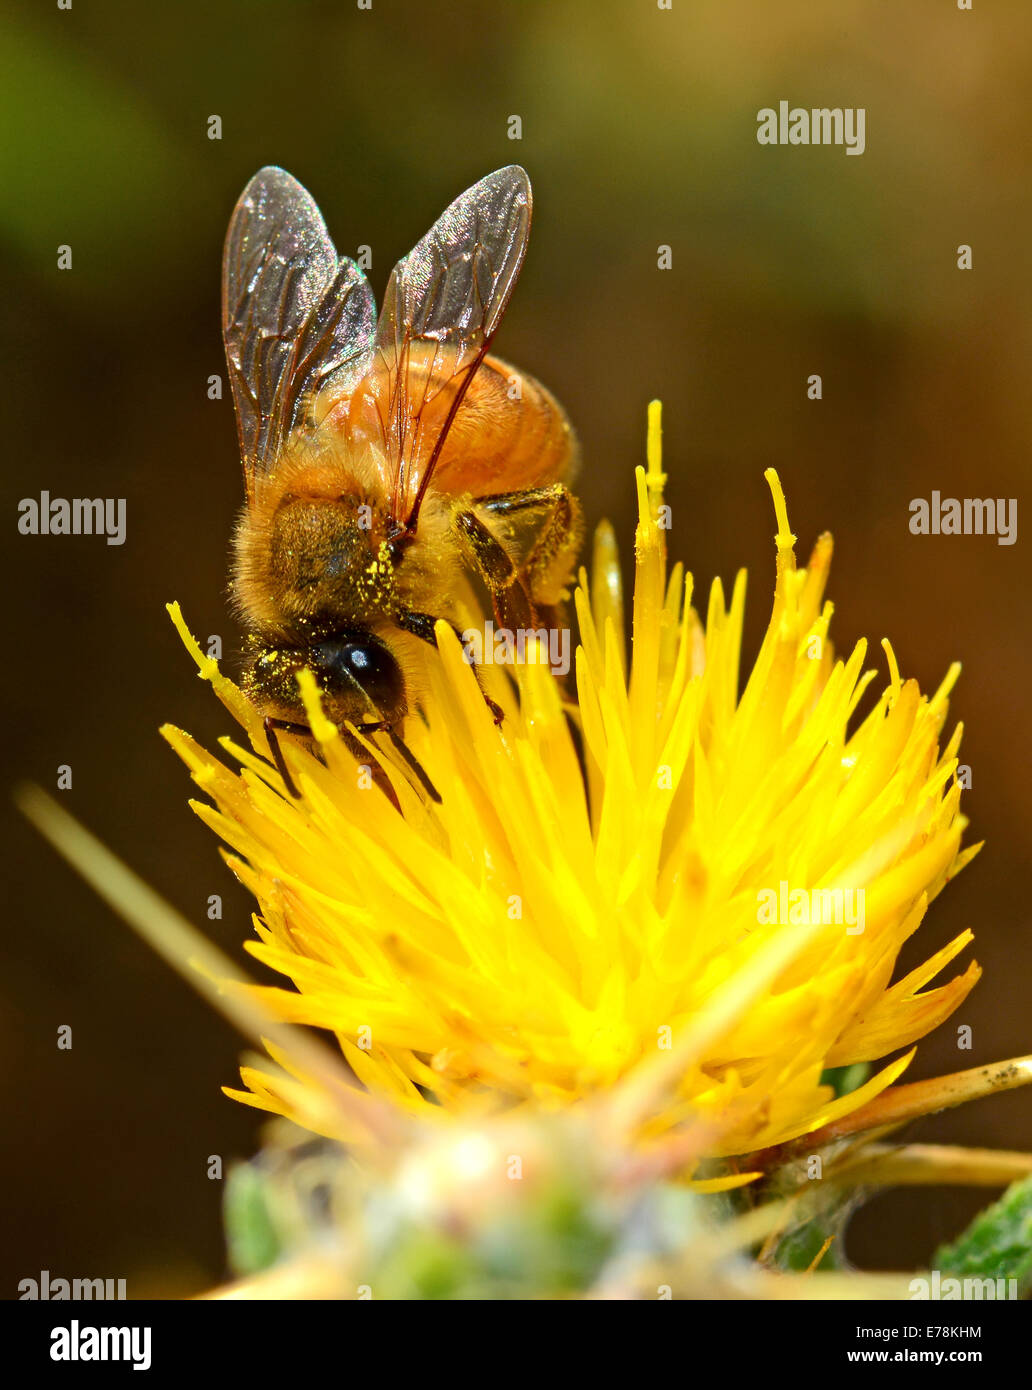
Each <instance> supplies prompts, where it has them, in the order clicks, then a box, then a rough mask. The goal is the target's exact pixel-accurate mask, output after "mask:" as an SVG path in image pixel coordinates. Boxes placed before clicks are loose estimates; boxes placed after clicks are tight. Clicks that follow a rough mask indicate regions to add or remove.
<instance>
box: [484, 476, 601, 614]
mask: <svg viewBox="0 0 1032 1390" xmlns="http://www.w3.org/2000/svg"><path fill="white" fill-rule="evenodd" d="M474 506H475V509H476V510H477V511H478V512H484V513H486V514H487V516H488V518H490V519H492V520H494V519H497V520H501V521H508V520H511V521H512V522H513V523H514V526H515V528H517V529H518V530H523V531H525V532H527V533H529V548H528V549H527V551H526V558H525V559H524V560H523V562H522V564H521V566H520V578H521V581H522V583H523V585H524V588H525V589H526V590H527V592H528V593H529V594H530V597H531V601H532V604H533V606H534V607H535V608H536V609H537V610H538V612H539V613H540V614H541V616H545V614H544V612H542V610H552V611H553V612H554V610H556V609H557V608H558V605H559V600H560V596H561V594H562V590H563V589H564V588H565V587H566V585H567V583H568V582H569V578H570V574H571V572H572V570H573V565H574V561H575V560H576V558H577V552H578V551H579V549H580V544H581V540H582V537H583V531H584V523H583V515H582V512H581V506H580V503H579V502H578V501H577V499H576V497H574V495H573V493H572V492H571V491H570V490H569V488H567V487H564V486H563V484H562V483H551V484H549V485H547V486H545V487H534V488H526V489H525V490H524V491H523V492H501V493H496V494H495V495H494V496H492V497H481V498H478V499H477V501H476V503H475V504H474Z"/></svg>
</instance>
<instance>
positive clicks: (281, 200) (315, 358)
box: [222, 167, 376, 501]
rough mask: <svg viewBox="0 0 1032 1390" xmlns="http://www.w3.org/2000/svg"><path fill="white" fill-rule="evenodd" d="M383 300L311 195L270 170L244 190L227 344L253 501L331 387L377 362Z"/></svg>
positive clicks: (225, 325)
mask: <svg viewBox="0 0 1032 1390" xmlns="http://www.w3.org/2000/svg"><path fill="white" fill-rule="evenodd" d="M375 318H376V306H375V304H374V302H373V295H372V291H371V290H370V288H369V285H368V283H367V282H366V278H365V276H364V275H363V273H362V271H361V270H360V269H359V267H358V266H357V265H356V264H355V262H354V261H352V260H350V259H348V258H347V257H340V258H338V256H337V253H336V251H335V250H334V247H333V243H332V242H331V240H330V238H329V235H328V233H327V231H326V224H325V223H324V222H323V219H322V215H321V214H320V212H319V209H318V208H317V207H316V205H315V202H314V200H313V198H312V197H311V195H310V194H309V193H308V192H307V191H306V190H305V189H304V188H302V186H301V185H300V184H299V183H298V181H297V180H296V179H295V178H292V177H291V176H290V174H288V173H286V172H285V171H284V170H283V169H276V168H272V167H269V168H265V169H260V170H259V171H258V173H257V174H255V176H254V178H253V179H252V180H251V182H250V183H249V184H248V185H247V187H246V188H245V189H244V191H243V193H242V194H241V195H240V201H239V202H238V203H237V205H236V208H235V209H234V211H233V216H232V218H231V219H230V223H229V231H228V232H227V234H226V248H225V253H224V255H223V259H222V335H223V338H224V340H225V344H226V360H227V361H228V363H229V376H230V382H231V384H232V387H233V401H234V403H235V405H236V415H237V428H238V430H239V433H240V453H241V458H242V460H243V465H244V477H245V480H246V483H247V495H248V500H249V501H251V500H253V499H254V493H255V486H256V483H257V482H258V481H260V479H261V478H262V477H263V475H264V474H266V473H267V472H268V471H269V470H270V469H271V467H272V465H273V463H274V462H275V459H276V456H277V454H278V452H279V450H280V449H281V448H282V446H283V444H284V441H285V440H286V438H287V437H288V435H289V434H290V432H291V431H292V430H293V429H294V428H295V427H296V426H297V425H298V424H300V422H301V420H302V418H303V416H304V412H305V408H306V406H307V404H308V403H309V401H310V400H311V398H312V396H313V395H314V394H315V392H317V391H318V390H319V389H320V388H321V387H323V386H325V385H327V384H328V383H330V382H331V381H332V380H333V379H335V378H340V377H344V376H347V375H349V374H350V373H351V372H352V371H355V372H357V373H358V374H359V375H361V372H362V370H363V369H364V368H365V367H367V366H368V357H369V353H370V350H371V347H372V342H373V328H374V323H375Z"/></svg>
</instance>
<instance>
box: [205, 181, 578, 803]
mask: <svg viewBox="0 0 1032 1390" xmlns="http://www.w3.org/2000/svg"><path fill="white" fill-rule="evenodd" d="M530 218H531V191H530V182H529V180H528V178H527V175H526V173H525V172H524V170H523V169H521V168H520V167H519V166H517V165H510V166H509V167H507V168H504V169H499V170H497V171H496V172H495V173H493V174H489V175H488V176H487V177H486V178H483V179H481V180H480V182H479V183H476V184H474V185H473V186H472V187H471V188H468V189H467V190H466V191H465V192H464V193H462V194H460V196H459V197H458V198H456V200H455V201H454V202H453V203H452V204H451V206H450V207H449V208H448V209H447V210H446V211H445V212H444V213H443V214H442V216H441V217H440V218H439V220H438V221H437V222H436V223H435V224H434V226H433V227H432V228H431V229H430V231H429V232H428V233H427V234H426V236H424V237H423V239H422V240H421V241H420V242H419V243H418V244H417V245H416V246H415V248H414V249H413V250H412V251H410V252H409V254H408V255H407V256H405V257H404V258H403V259H402V260H400V261H399V262H398V264H397V265H396V266H395V267H394V270H393V272H392V274H391V276H390V279H389V281H388V285H387V291H386V294H385V297H384V302H383V308H382V309H381V311H380V314H379V317H377V315H376V306H375V303H374V299H373V294H372V291H371V289H370V287H369V284H368V281H367V280H366V277H365V274H364V273H363V271H362V269H361V268H360V267H359V266H358V265H357V264H356V262H355V261H354V260H351V259H350V258H348V257H346V256H339V255H338V254H337V252H336V251H335V249H334V246H333V243H332V241H331V240H330V238H329V235H328V233H327V230H326V225H325V223H324V221H323V218H322V216H321V214H320V212H319V209H318V208H317V206H316V204H315V202H314V201H313V199H312V197H311V196H310V194H309V193H308V192H307V191H306V190H305V189H304V188H303V187H302V186H301V184H299V183H298V182H297V180H296V179H294V178H292V177H291V175H290V174H288V173H286V172H285V171H284V170H282V169H278V168H272V167H270V168H265V169H262V170H260V171H259V172H258V173H257V174H256V175H255V176H254V178H253V179H252V180H251V181H250V183H249V184H248V185H247V187H246V188H245V189H244V192H243V194H242V195H241V197H240V200H239V202H238V203H237V206H236V208H235V210H234V212H233V215H232V218H231V220H230V224H229V230H228V233H227V237H226V246H225V254H224V258H223V274H222V324H223V338H224V341H225V347H226V358H227V361H228V364H229V375H230V381H231V385H232V390H233V400H234V404H235V407H236V417H237V426H238V430H239V436H240V452H241V457H242V462H243V468H244V479H245V485H246V506H245V508H244V511H243V514H242V516H241V518H240V521H239V523H238V525H237V528H236V532H235V536H234V565H233V592H234V596H235V602H236V605H237V607H238V609H239V611H240V614H241V616H242V617H243V619H244V620H245V622H246V624H247V627H248V633H249V635H248V638H247V643H246V652H247V659H246V667H245V671H244V675H243V685H244V688H245V690H246V691H247V693H248V695H249V696H250V698H251V699H252V700H253V701H254V703H255V704H256V705H257V706H258V708H259V709H260V710H261V711H262V713H263V715H264V717H265V730H266V735H267V738H268V742H269V748H270V752H271V753H272V755H273V758H274V760H275V762H276V765H277V767H278V768H279V771H280V773H281V775H282V776H283V778H284V782H285V783H286V785H287V787H288V789H289V790H290V791H291V792H292V793H293V794H295V795H296V794H297V793H296V789H295V788H294V786H293V783H292V781H291V779H290V776H289V773H288V771H287V768H286V765H285V762H284V759H283V755H282V751H281V749H280V746H279V742H278V739H277V733H279V732H286V733H288V734H294V735H297V736H299V737H302V738H304V737H306V736H307V737H308V738H309V739H310V737H311V733H310V729H309V728H308V726H307V724H306V722H305V714H304V708H303V706H302V704H301V700H300V697H299V693H298V686H297V673H298V672H299V671H300V670H301V669H302V668H303V667H307V668H308V669H309V670H311V671H312V672H313V674H314V676H315V679H316V682H317V684H318V687H319V690H320V693H321V698H322V702H323V707H324V709H325V711H326V713H327V716H328V717H329V718H330V719H332V720H333V722H334V723H335V724H336V725H337V727H338V728H339V729H340V730H341V732H342V734H343V735H344V737H345V739H346V740H347V741H348V745H349V746H350V747H352V749H353V750H354V751H358V749H359V748H360V745H359V744H358V743H357V740H355V739H354V738H353V737H352V736H351V735H350V733H349V732H348V730H347V726H348V724H351V725H353V726H355V727H356V728H360V729H361V730H362V732H363V733H364V734H365V733H372V732H375V731H377V730H383V731H385V732H386V733H387V734H388V735H389V737H390V738H391V740H392V741H393V743H394V745H395V747H397V748H398V749H399V751H400V752H401V754H402V755H403V756H404V757H405V758H406V761H407V762H408V765H409V767H410V768H411V769H412V770H413V771H414V772H415V774H416V775H417V776H418V777H419V780H420V781H421V782H422V784H423V786H424V788H425V789H426V791H427V792H428V793H429V794H431V795H433V796H436V793H435V792H434V791H433V788H432V786H431V785H430V783H429V781H428V779H427V778H426V775H425V773H423V772H422V769H421V768H420V767H419V765H418V764H417V763H416V762H415V759H414V758H413V757H412V755H411V754H410V753H408V752H407V750H406V748H405V745H404V743H403V742H402V740H401V739H400V737H399V735H398V732H397V731H398V728H399V726H400V725H401V724H402V722H403V721H404V719H405V718H406V716H408V715H409V714H412V713H414V712H415V711H416V710H417V709H418V707H419V699H420V685H419V678H418V668H419V661H418V656H419V651H420V646H421V644H431V645H433V644H434V643H435V635H434V624H435V622H436V621H437V620H439V619H442V618H443V619H444V620H445V621H447V622H449V623H451V625H452V626H453V627H456V630H457V620H458V616H459V607H458V604H459V597H458V596H459V594H460V592H461V589H462V581H463V576H467V577H472V578H473V579H474V581H475V580H477V579H479V580H480V581H482V583H483V585H484V586H486V590H487V593H488V595H489V597H490V602H491V606H492V608H493V611H494V616H495V619H496V621H497V623H498V624H500V625H501V626H503V627H505V628H508V629H518V628H523V629H535V628H539V627H540V626H548V625H550V624H554V623H555V622H556V621H557V613H558V607H559V605H560V603H561V600H562V597H563V595H564V591H565V588H566V586H567V584H568V582H569V579H570V574H571V572H572V568H573V564H574V561H575V558H576V554H577V551H578V549H579V545H580V539H581V530H582V524H581V511H580V507H579V505H578V503H577V501H576V499H575V498H574V497H573V495H572V493H571V492H570V491H569V488H568V486H567V484H568V483H569V482H570V480H571V477H572V474H573V471H574V468H575V464H576V453H577V451H576V444H575V441H574V436H573V432H572V430H571V428H570V425H569V423H568V421H567V419H566V416H565V414H564V412H563V410H562V408H561V406H560V405H559V404H558V402H557V401H556V400H555V399H554V398H553V396H552V395H551V394H550V393H549V392H548V391H547V390H546V389H545V388H544V387H543V386H541V385H540V384H539V383H538V382H536V381H534V380H533V379H532V378H531V377H529V376H527V375H526V374H524V373H518V372H516V371H515V370H514V369H513V368H511V367H509V366H507V365H506V364H505V363H503V362H501V361H499V360H498V359H497V358H495V357H490V356H487V355H486V354H487V349H488V346H489V345H490V343H491V340H492V338H493V337H494V335H495V332H496V330H497V328H498V325H499V323H500V322H501V318H502V315H503V313H504V311H505V308H506V305H507V304H508V301H509V297H510V295H511V293H512V290H513V286H514V285H515V282H516V279H517V276H518V275H519V272H520V268H521V266H522V263H523V258H524V254H525V251H526V246H527V238H528V234H529V230H530ZM423 650H425V647H423ZM486 698H487V697H486V696H485V699H486ZM488 703H489V704H491V707H492V709H493V710H494V711H495V713H496V718H499V719H500V717H501V715H500V711H499V710H498V709H497V706H495V705H493V703H492V702H491V701H488Z"/></svg>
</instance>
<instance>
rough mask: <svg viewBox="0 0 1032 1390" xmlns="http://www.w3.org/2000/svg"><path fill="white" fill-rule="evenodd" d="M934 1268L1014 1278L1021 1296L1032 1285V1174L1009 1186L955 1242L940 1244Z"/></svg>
mask: <svg viewBox="0 0 1032 1390" xmlns="http://www.w3.org/2000/svg"><path fill="white" fill-rule="evenodd" d="M932 1268H933V1269H939V1270H942V1271H943V1272H944V1273H946V1272H948V1273H949V1274H951V1275H957V1276H963V1275H981V1276H982V1277H984V1278H990V1279H1014V1280H1016V1281H1017V1288H1018V1294H1019V1296H1023V1295H1024V1294H1025V1293H1027V1292H1028V1291H1029V1289H1030V1288H1032V1177H1028V1178H1024V1179H1022V1181H1021V1182H1016V1183H1014V1184H1012V1186H1010V1187H1008V1189H1007V1191H1006V1192H1005V1193H1004V1194H1003V1196H1002V1197H1001V1198H1000V1200H999V1201H998V1202H994V1203H993V1205H992V1206H991V1207H986V1209H985V1211H983V1212H980V1213H979V1214H978V1216H976V1217H975V1219H974V1221H972V1223H971V1225H970V1226H969V1227H968V1228H967V1230H966V1231H965V1232H964V1233H963V1235H961V1236H958V1238H957V1239H956V1240H955V1241H954V1242H953V1244H952V1245H941V1246H940V1247H939V1249H938V1250H936V1252H935V1254H934V1255H933V1256H932Z"/></svg>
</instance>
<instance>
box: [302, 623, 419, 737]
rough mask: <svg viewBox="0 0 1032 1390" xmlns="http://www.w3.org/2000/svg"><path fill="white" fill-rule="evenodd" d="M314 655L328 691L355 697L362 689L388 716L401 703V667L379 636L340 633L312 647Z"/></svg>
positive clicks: (380, 710) (377, 708) (402, 687)
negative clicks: (378, 638) (379, 639)
mask: <svg viewBox="0 0 1032 1390" xmlns="http://www.w3.org/2000/svg"><path fill="white" fill-rule="evenodd" d="M312 657H313V660H314V663H315V665H316V666H317V667H318V669H319V673H320V675H321V676H322V682H323V685H324V688H325V689H326V690H327V691H328V692H329V693H332V694H339V695H350V696H351V697H352V698H354V696H355V695H356V694H357V693H358V692H359V691H360V692H362V693H363V694H365V695H366V696H368V698H369V700H370V702H371V703H372V704H373V705H374V706H375V707H376V710H377V711H378V712H380V713H382V714H383V715H384V716H385V717H387V716H389V715H390V714H392V713H393V712H394V711H395V710H397V709H398V708H399V707H400V706H401V705H402V703H403V696H404V682H403V681H402V676H401V668H400V666H399V665H398V663H397V662H396V661H395V659H394V657H393V656H392V655H391V653H390V652H389V651H388V650H387V648H386V647H385V646H384V644H383V643H382V642H380V641H378V640H377V638H375V637H372V636H370V635H369V634H367V633H361V634H355V635H354V636H348V635H346V634H340V635H338V636H337V637H330V638H327V640H326V641H325V642H320V643H319V644H318V645H317V646H315V647H313V649H312ZM356 687H357V690H356Z"/></svg>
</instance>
